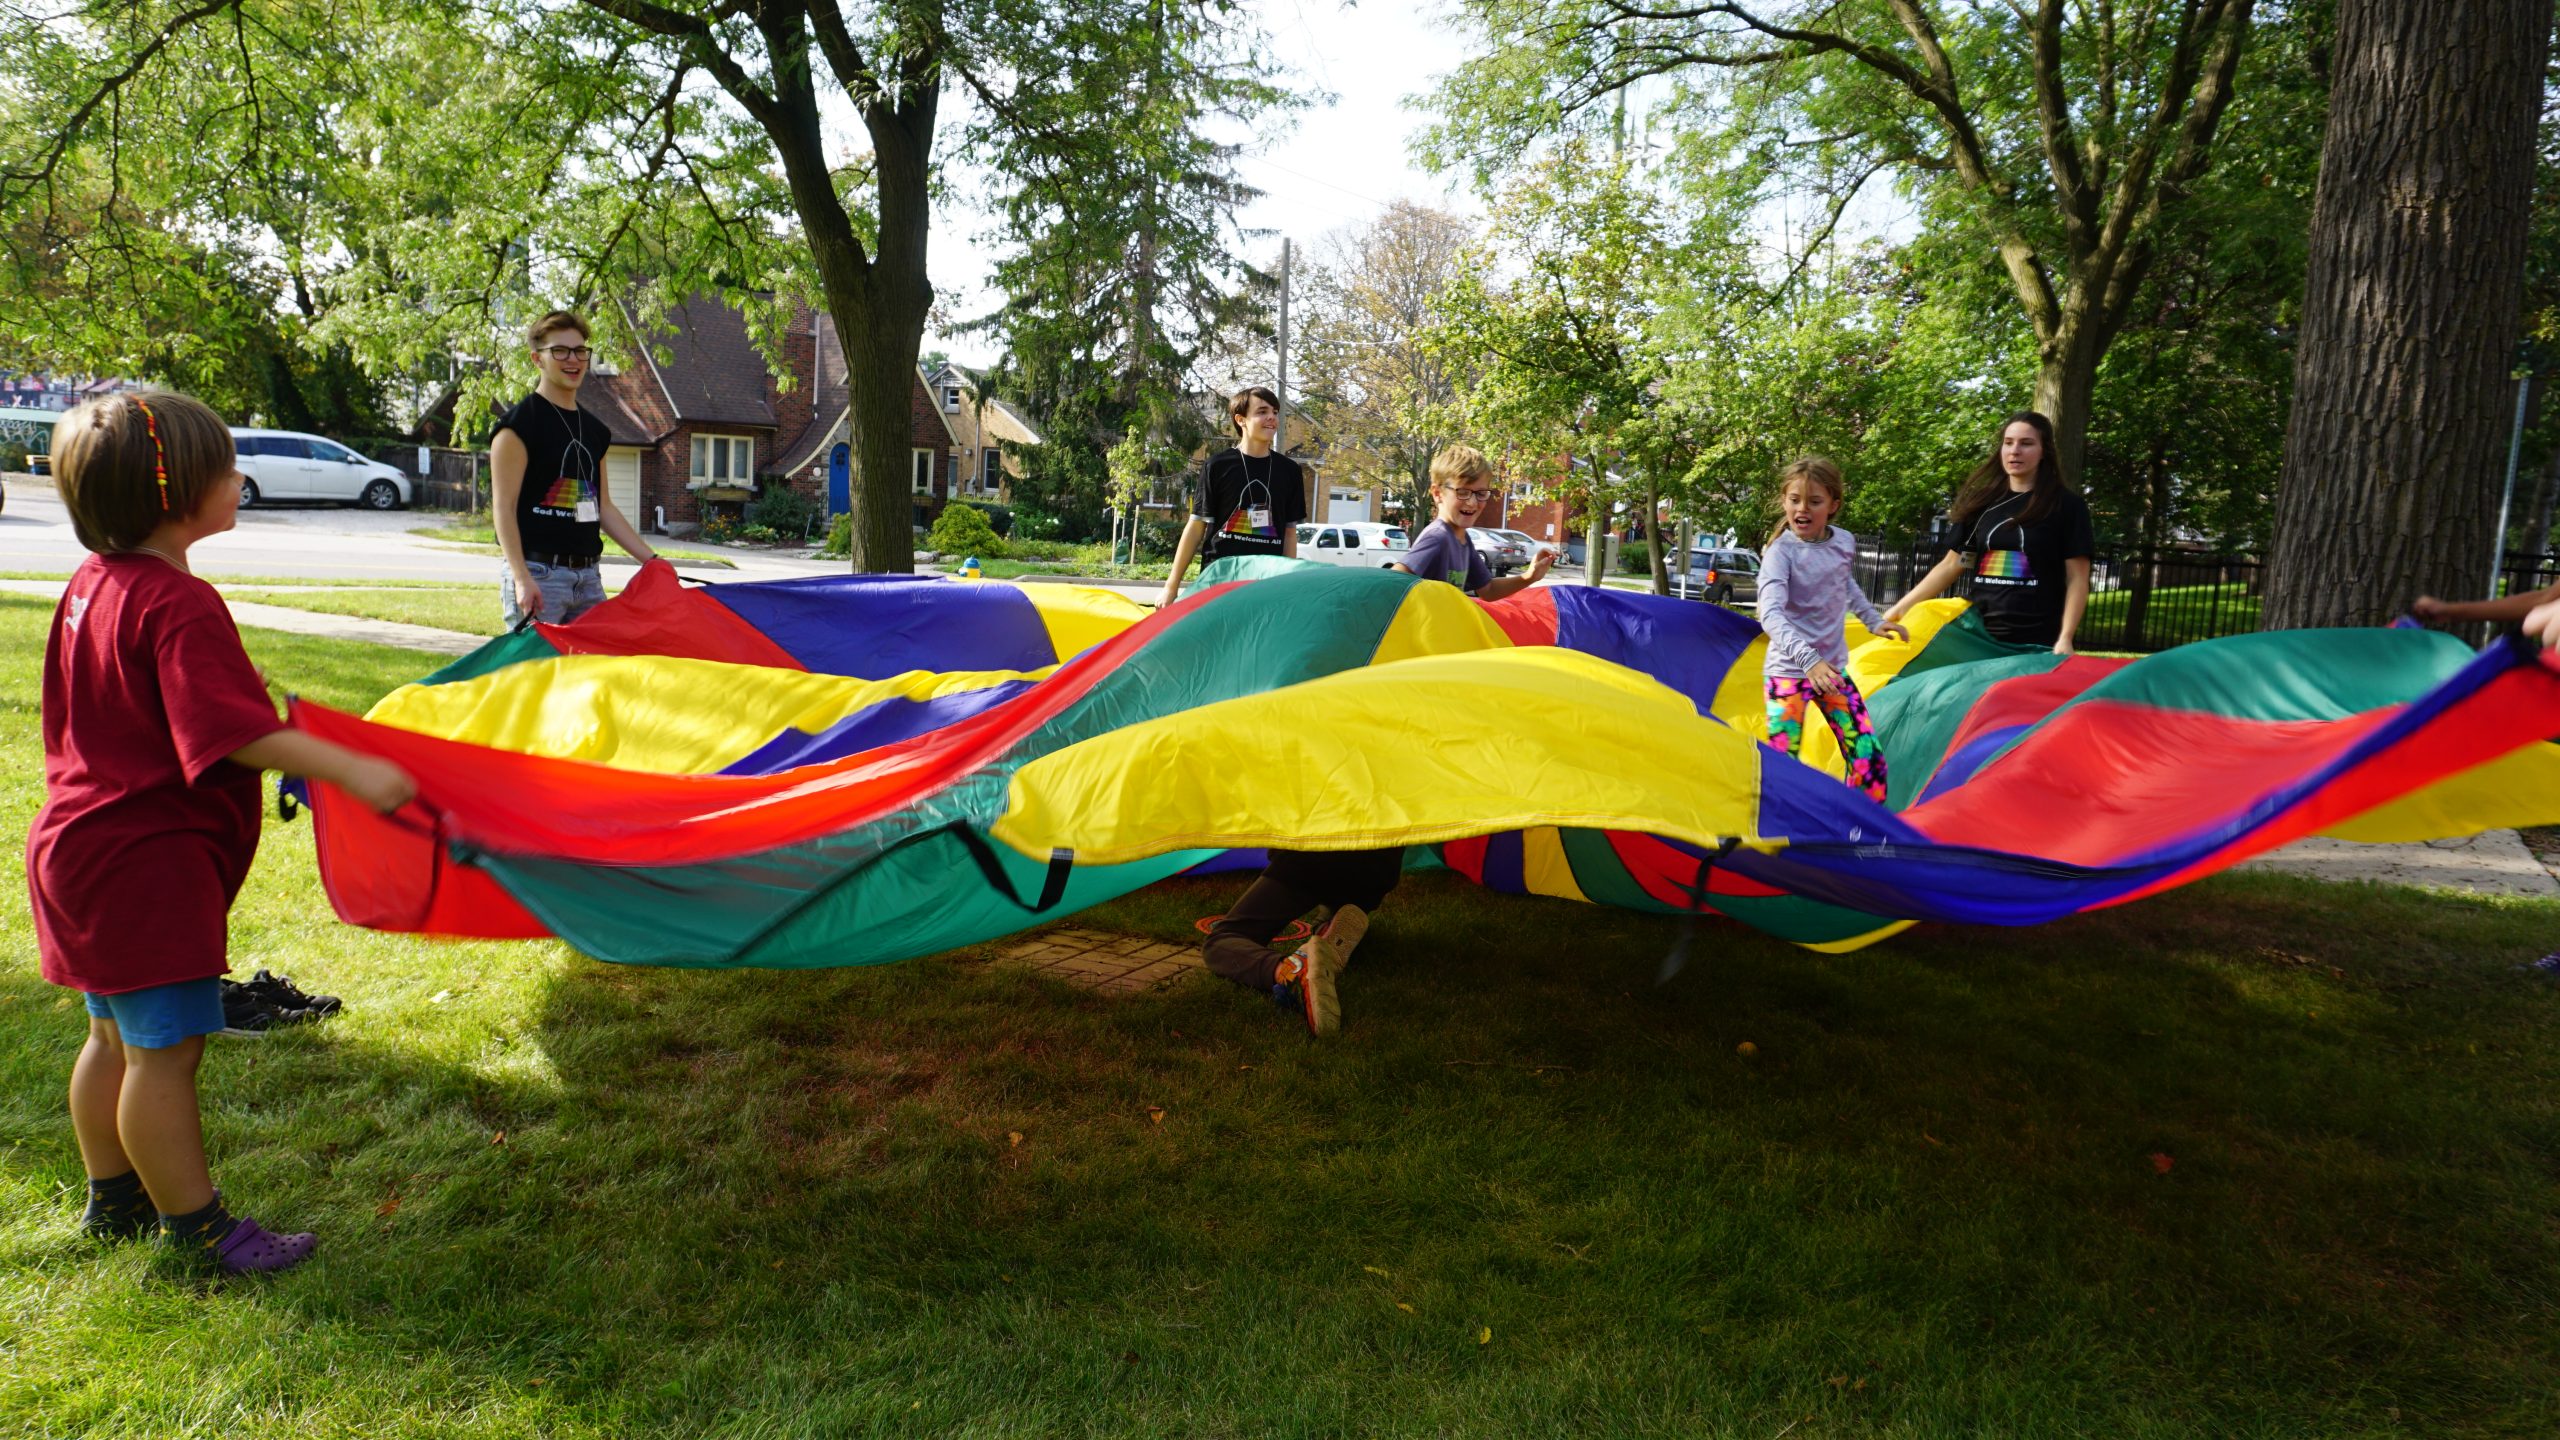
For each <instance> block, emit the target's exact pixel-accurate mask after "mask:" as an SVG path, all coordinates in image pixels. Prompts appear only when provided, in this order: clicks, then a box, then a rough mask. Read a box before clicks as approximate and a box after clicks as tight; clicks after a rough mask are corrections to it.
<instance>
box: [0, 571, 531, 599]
mask: <svg viewBox="0 0 2560 1440" xmlns="http://www.w3.org/2000/svg"><path fill="white" fill-rule="evenodd" d="M70 578H71V572H70V571H68V570H0V580H68V579H70ZM202 578H203V579H204V580H205V581H206V582H207V583H209V584H211V585H213V586H214V587H215V588H217V589H229V588H231V587H232V586H235V585H253V586H272V585H281V586H287V587H291V588H296V589H304V590H309V589H333V590H345V589H354V590H450V589H453V588H454V584H453V582H452V581H450V580H358V579H353V578H345V579H324V580H314V579H306V578H301V577H297V576H292V575H224V574H221V573H218V572H205V573H204V574H203V575H202ZM497 583H498V582H496V581H494V580H492V581H490V582H489V583H488V584H487V585H485V586H482V587H480V588H481V589H482V590H483V591H484V592H485V593H488V594H493V595H494V594H496V593H497Z"/></svg>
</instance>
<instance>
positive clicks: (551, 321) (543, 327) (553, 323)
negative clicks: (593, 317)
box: [524, 310, 596, 350]
mask: <svg viewBox="0 0 2560 1440" xmlns="http://www.w3.org/2000/svg"><path fill="white" fill-rule="evenodd" d="M554 330H575V331H577V332H578V338H579V339H581V340H593V339H595V337H596V332H594V331H593V330H590V329H588V328H587V322H586V318H585V317H584V316H581V315H580V314H579V313H578V312H577V311H575V310H554V311H552V312H551V313H550V314H548V315H545V316H543V317H542V318H541V319H539V320H536V321H534V322H533V328H532V329H530V330H527V331H525V332H524V343H525V344H527V345H530V346H532V347H533V348H535V349H537V350H539V349H541V348H542V337H543V336H545V335H548V334H550V333H551V332H552V331H554Z"/></svg>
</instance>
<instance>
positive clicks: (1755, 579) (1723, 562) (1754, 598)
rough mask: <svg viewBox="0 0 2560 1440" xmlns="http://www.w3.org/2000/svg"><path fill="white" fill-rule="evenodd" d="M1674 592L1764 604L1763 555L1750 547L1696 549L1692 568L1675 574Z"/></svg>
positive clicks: (1723, 602) (1688, 597) (1724, 602)
mask: <svg viewBox="0 0 2560 1440" xmlns="http://www.w3.org/2000/svg"><path fill="white" fill-rule="evenodd" d="M1671 593H1672V594H1674V595H1677V596H1679V597H1680V598H1682V599H1684V600H1710V601H1713V602H1714V603H1716V604H1718V605H1758V604H1759V603H1760V557H1759V556H1757V555H1754V554H1752V553H1751V552H1750V551H1748V550H1692V551H1690V552H1689V571H1688V573H1687V574H1685V575H1674V576H1672V577H1671Z"/></svg>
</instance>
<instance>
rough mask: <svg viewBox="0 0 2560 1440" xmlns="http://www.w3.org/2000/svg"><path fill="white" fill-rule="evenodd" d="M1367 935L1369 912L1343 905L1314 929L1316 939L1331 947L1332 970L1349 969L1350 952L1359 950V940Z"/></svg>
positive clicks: (1354, 906)
mask: <svg viewBox="0 0 2560 1440" xmlns="http://www.w3.org/2000/svg"><path fill="white" fill-rule="evenodd" d="M1368 933H1369V912H1367V911H1366V910H1363V909H1361V908H1360V907H1359V906H1357V905H1345V906H1343V907H1342V908H1341V909H1339V910H1336V911H1334V912H1333V913H1332V914H1331V915H1328V916H1326V917H1325V922H1324V923H1323V924H1322V925H1319V926H1317V927H1316V938H1317V939H1319V940H1323V941H1325V942H1327V943H1329V944H1330V945H1332V947H1333V961H1334V968H1335V969H1337V970H1348V969H1350V968H1351V952H1352V951H1354V950H1357V949H1359V948H1360V938H1361V937H1362V936H1364V935H1366V934H1368Z"/></svg>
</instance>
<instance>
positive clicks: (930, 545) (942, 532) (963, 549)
mask: <svg viewBox="0 0 2560 1440" xmlns="http://www.w3.org/2000/svg"><path fill="white" fill-rule="evenodd" d="M925 548H926V549H929V550H931V551H933V552H934V553H935V554H937V555H941V556H945V557H952V556H969V555H975V556H977V557H978V558H979V559H981V560H1000V559H1003V558H1004V556H1005V554H1006V553H1007V552H1006V550H1005V545H1004V538H1003V537H1002V536H1000V535H998V534H996V528H995V526H993V525H991V524H989V523H988V522H987V512H985V511H984V510H981V509H979V508H978V507H977V506H975V505H964V504H961V503H959V502H957V501H954V502H953V503H951V504H949V505H945V506H943V507H942V513H941V514H939V515H937V516H935V517H933V528H932V529H931V530H929V531H927V532H926V533H925Z"/></svg>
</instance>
